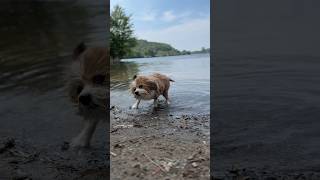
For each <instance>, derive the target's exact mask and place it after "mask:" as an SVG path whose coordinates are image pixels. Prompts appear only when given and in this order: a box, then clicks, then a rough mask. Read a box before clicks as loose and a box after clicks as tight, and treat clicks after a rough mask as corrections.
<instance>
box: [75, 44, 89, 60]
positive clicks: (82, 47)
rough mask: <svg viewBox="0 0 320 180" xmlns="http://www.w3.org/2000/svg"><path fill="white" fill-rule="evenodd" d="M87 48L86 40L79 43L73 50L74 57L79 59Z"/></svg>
mask: <svg viewBox="0 0 320 180" xmlns="http://www.w3.org/2000/svg"><path fill="white" fill-rule="evenodd" d="M86 49H87V47H86V45H85V44H84V42H81V43H80V44H78V45H77V47H76V48H75V49H74V50H73V59H74V60H75V59H77V58H78V57H79V55H80V54H82V53H83V52H84V51H85V50H86Z"/></svg>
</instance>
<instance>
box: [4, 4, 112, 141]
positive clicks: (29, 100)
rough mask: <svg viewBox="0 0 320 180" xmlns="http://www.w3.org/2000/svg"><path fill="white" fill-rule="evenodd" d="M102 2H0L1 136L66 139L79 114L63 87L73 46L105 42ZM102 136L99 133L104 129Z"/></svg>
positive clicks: (78, 125)
mask: <svg viewBox="0 0 320 180" xmlns="http://www.w3.org/2000/svg"><path fill="white" fill-rule="evenodd" d="M106 14H108V13H107V10H106V4H105V3H104V2H102V1H99V2H98V1H97V2H94V1H84V0H83V1H68V0H66V1H46V0H40V1H39V0H38V1H25V2H23V1H14V0H10V1H9V0H7V1H6V0H5V1H1V2H0V15H1V18H0V39H1V41H0V93H1V96H0V123H1V128H0V135H1V136H2V137H6V136H13V137H15V138H19V137H23V139H25V140H27V141H28V140H30V141H31V142H36V143H40V144H41V143H43V145H48V140H50V142H53V143H56V142H57V143H61V142H63V141H64V140H66V141H68V140H69V139H70V137H72V136H74V135H75V134H76V133H77V132H78V129H79V128H80V124H79V122H80V120H81V117H79V116H78V115H76V110H75V108H73V106H72V104H70V101H69V99H68V98H67V97H66V92H65V91H64V85H65V81H64V79H65V72H66V69H67V67H68V65H69V64H70V62H71V61H72V58H71V54H72V51H73V49H74V47H75V46H76V45H77V44H78V43H79V42H81V41H84V42H86V43H87V44H88V46H106V43H107V32H108V31H107V28H106V22H107V21H106V20H107V18H106ZM100 135H101V134H100Z"/></svg>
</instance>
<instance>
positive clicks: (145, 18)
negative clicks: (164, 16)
mask: <svg viewBox="0 0 320 180" xmlns="http://www.w3.org/2000/svg"><path fill="white" fill-rule="evenodd" d="M138 19H139V20H141V21H154V20H155V19H156V14H155V13H145V14H143V15H142V16H140V17H138Z"/></svg>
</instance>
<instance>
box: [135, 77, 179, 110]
mask: <svg viewBox="0 0 320 180" xmlns="http://www.w3.org/2000/svg"><path fill="white" fill-rule="evenodd" d="M170 81H171V82H174V81H173V80H172V79H170V78H169V77H167V76H166V75H163V74H160V73H154V74H152V75H149V76H142V75H138V76H137V75H135V76H134V77H133V82H132V83H131V85H130V90H131V93H132V94H133V95H134V97H135V98H136V99H137V101H136V102H135V104H134V105H133V106H132V109H137V108H138V106H139V104H140V101H141V100H152V99H153V104H154V107H157V106H158V97H159V96H160V95H163V96H164V97H165V99H166V103H167V104H170V100H169V95H168V91H169V87H170Z"/></svg>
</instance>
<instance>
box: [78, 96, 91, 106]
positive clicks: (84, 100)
mask: <svg viewBox="0 0 320 180" xmlns="http://www.w3.org/2000/svg"><path fill="white" fill-rule="evenodd" d="M79 101H80V103H81V104H83V105H89V104H90V102H91V96H90V94H86V95H81V96H80V97H79Z"/></svg>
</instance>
